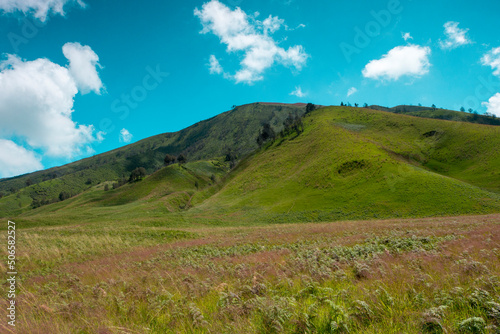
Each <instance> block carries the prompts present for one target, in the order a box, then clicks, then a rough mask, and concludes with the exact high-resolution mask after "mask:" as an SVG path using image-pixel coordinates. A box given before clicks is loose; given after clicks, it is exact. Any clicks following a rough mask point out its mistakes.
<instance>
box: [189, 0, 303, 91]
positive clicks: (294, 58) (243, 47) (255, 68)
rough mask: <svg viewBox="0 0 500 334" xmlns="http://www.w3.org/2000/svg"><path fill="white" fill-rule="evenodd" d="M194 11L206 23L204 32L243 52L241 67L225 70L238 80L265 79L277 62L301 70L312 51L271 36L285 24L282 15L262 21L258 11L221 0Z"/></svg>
mask: <svg viewBox="0 0 500 334" xmlns="http://www.w3.org/2000/svg"><path fill="white" fill-rule="evenodd" d="M194 15H195V16H197V17H198V18H199V19H200V21H201V23H202V25H203V30H202V31H201V33H203V34H206V33H213V34H214V35H216V36H217V37H219V39H220V41H221V43H223V44H225V45H226V49H227V52H228V53H233V52H241V53H242V54H243V59H242V60H241V63H240V64H241V68H240V69H239V70H238V71H237V72H236V73H235V74H234V75H229V74H225V76H226V77H228V78H232V79H234V80H235V81H236V82H245V83H253V82H255V81H258V80H262V79H263V78H264V77H263V73H264V71H265V70H266V69H268V68H270V67H271V66H272V65H273V64H275V63H279V64H282V65H285V66H288V67H293V68H295V69H297V70H300V69H301V68H302V67H303V66H304V65H305V63H306V60H307V58H308V55H307V53H306V52H305V51H304V48H303V47H302V46H301V45H295V46H291V47H289V48H288V49H284V48H282V47H280V46H279V45H278V44H277V42H276V41H275V40H274V39H273V38H272V37H271V35H272V34H273V33H274V32H276V31H277V30H279V29H280V28H281V27H282V26H283V25H284V20H282V19H280V18H278V17H275V16H269V17H268V18H266V19H265V20H264V21H259V20H256V19H255V16H256V15H254V16H249V15H247V14H246V13H245V12H244V11H243V10H241V8H239V7H238V8H236V9H234V10H231V9H230V8H229V7H227V6H226V5H224V4H222V3H220V2H219V1H217V0H211V1H210V2H207V3H205V4H203V6H202V8H201V9H198V8H196V9H195V10H194ZM214 58H215V57H214ZM219 66H220V64H219ZM212 68H217V67H212V66H211V67H210V69H211V70H212ZM211 72H212V73H218V72H216V71H211ZM221 73H222V71H221Z"/></svg>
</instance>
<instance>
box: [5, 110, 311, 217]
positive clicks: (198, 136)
mask: <svg viewBox="0 0 500 334" xmlns="http://www.w3.org/2000/svg"><path fill="white" fill-rule="evenodd" d="M304 111H305V106H304V105H301V104H299V105H285V104H281V105H275V104H261V103H252V104H247V105H243V106H239V107H236V108H234V109H233V110H231V111H227V112H224V113H222V114H220V115H217V116H215V117H213V118H210V119H208V120H205V121H201V122H198V123H196V124H194V125H192V126H190V127H188V128H186V129H183V130H181V131H178V132H173V133H165V134H161V135H156V136H153V137H149V138H146V139H143V140H141V141H138V142H136V143H133V144H130V145H127V146H124V147H121V148H118V149H116V150H113V151H109V152H106V153H102V154H99V155H96V156H93V157H91V158H86V159H83V160H80V161H77V162H73V163H70V164H67V165H64V166H61V167H55V168H51V169H48V170H44V171H39V172H35V173H31V174H26V175H22V176H18V177H14V178H9V179H2V180H0V193H3V194H4V195H8V194H12V195H11V196H14V197H11V196H7V197H4V198H3V199H0V213H3V214H10V213H12V212H19V211H22V210H26V209H28V208H29V207H30V205H31V203H32V202H33V200H37V201H41V200H46V201H57V198H58V196H59V194H60V193H61V192H62V191H65V192H68V193H69V194H70V195H76V194H78V193H81V192H82V191H84V190H85V189H89V188H90V187H92V186H95V185H97V184H99V183H100V182H103V181H107V180H118V179H120V178H128V176H129V175H130V172H131V171H132V170H133V169H135V168H137V167H144V168H146V170H147V172H148V173H152V172H154V171H155V170H158V169H159V168H161V167H162V166H163V159H164V157H165V155H166V154H167V153H168V154H173V155H178V154H180V153H183V154H184V155H186V156H187V158H188V160H189V161H196V160H203V159H212V158H214V157H219V156H222V155H224V154H225V153H226V152H227V150H229V149H230V150H232V151H233V152H234V153H235V154H236V155H238V156H240V157H241V156H244V155H246V154H248V153H249V152H251V151H253V150H255V149H256V148H257V144H256V142H255V138H256V137H257V133H258V131H259V130H260V128H261V125H262V123H263V122H270V123H271V125H273V126H274V127H275V129H277V130H279V129H280V128H281V126H282V123H283V120H284V119H285V118H286V117H287V116H288V114H289V113H293V114H295V113H297V114H299V115H301V114H303V113H304ZM28 184H31V185H29V186H27V185H28ZM23 188H24V189H23ZM19 189H23V191H21V192H20V193H16V192H17V191H19ZM14 193H16V194H14Z"/></svg>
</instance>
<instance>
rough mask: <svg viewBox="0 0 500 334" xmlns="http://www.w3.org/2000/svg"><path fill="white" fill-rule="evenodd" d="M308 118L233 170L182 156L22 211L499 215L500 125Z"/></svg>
mask: <svg viewBox="0 0 500 334" xmlns="http://www.w3.org/2000/svg"><path fill="white" fill-rule="evenodd" d="M304 125H305V131H304V132H303V133H301V134H300V135H296V134H292V135H289V136H287V137H285V138H278V139H277V140H275V141H274V142H272V143H268V144H266V145H264V147H263V148H262V149H260V150H258V151H256V152H254V153H253V154H251V155H249V156H247V157H246V158H245V159H243V160H242V161H241V162H240V164H239V165H238V166H237V167H236V168H235V169H233V170H232V171H231V172H230V173H229V174H226V173H227V171H228V166H227V164H225V163H224V162H223V159H219V160H212V161H199V162H192V163H188V164H186V165H183V166H179V165H178V164H175V165H172V166H168V167H164V168H162V169H160V170H159V171H157V172H155V173H154V174H153V175H151V176H149V177H147V178H146V179H144V180H143V181H140V182H135V183H133V184H127V185H125V186H123V187H121V188H118V189H116V190H110V191H108V192H105V191H103V185H102V184H101V185H98V186H94V187H93V188H92V189H91V190H89V191H86V192H84V193H83V194H81V195H79V196H77V197H75V198H72V199H69V200H66V201H63V202H59V203H55V204H51V205H48V206H46V207H41V208H38V209H36V210H32V211H28V212H26V213H24V214H22V215H21V216H20V217H18V219H19V221H21V222H22V223H23V224H27V225H37V224H64V223H67V222H68V221H78V222H80V223H85V222H99V221H108V222H116V223H118V224H119V223H120V222H122V221H124V220H126V221H129V222H136V223H137V224H153V225H154V226H157V224H159V225H162V226H164V225H166V226H178V225H179V224H180V225H186V224H188V225H190V224H219V223H224V224H234V223H239V224H241V223H259V222H260V223H268V222H299V221H300V222H303V221H328V220H342V219H361V218H362V219H368V218H382V217H422V216H443V215H461V214H478V213H491V212H500V173H499V171H498V166H500V128H499V127H495V126H486V125H478V124H470V123H461V122H450V121H442V120H433V119H425V118H417V117H412V116H407V115H401V114H393V113H387V112H383V111H377V110H371V109H365V108H348V107H326V108H321V109H318V110H316V111H314V112H312V113H310V114H308V115H307V116H306V117H304ZM216 180H217V181H218V182H217V183H214V181H216Z"/></svg>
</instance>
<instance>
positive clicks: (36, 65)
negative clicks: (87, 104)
mask: <svg viewBox="0 0 500 334" xmlns="http://www.w3.org/2000/svg"><path fill="white" fill-rule="evenodd" d="M63 49H65V50H66V51H67V50H71V52H70V54H71V55H70V56H67V57H68V60H69V61H70V64H69V65H68V67H64V66H60V65H58V64H55V63H53V62H51V61H50V60H48V59H44V58H39V59H36V60H32V61H26V60H22V59H20V58H19V57H17V56H14V55H8V56H7V59H5V60H3V61H1V62H0V119H1V120H2V122H1V123H0V138H3V139H8V138H11V137H12V138H17V139H20V140H22V141H23V142H24V143H26V144H27V146H26V147H28V148H29V149H30V150H34V149H36V150H39V151H41V152H43V154H44V155H47V156H51V157H64V158H71V157H74V156H78V155H81V154H85V153H89V152H92V148H91V147H90V144H91V143H92V142H94V141H96V140H102V139H103V134H102V133H97V134H95V135H94V132H95V130H94V126H93V125H83V124H77V123H76V122H74V121H73V120H72V113H73V111H74V110H73V99H74V97H75V95H76V94H77V93H78V91H79V89H83V90H86V89H89V90H93V91H96V92H99V91H100V89H101V88H102V83H101V81H100V80H96V79H95V78H96V77H97V78H98V73H97V69H96V66H97V60H95V58H94V57H89V55H90V54H93V52H92V50H91V49H90V48H88V47H84V46H81V45H80V44H77V43H71V44H66V45H65V46H64V47H63ZM65 54H66V52H65ZM74 61H76V62H77V63H78V64H79V65H81V66H82V67H84V68H85V69H86V70H87V72H88V73H86V74H85V75H84V74H82V73H76V72H78V71H76V72H75V70H74V69H73V70H72V66H74V65H75V64H76V63H74ZM4 145H6V144H5V143H4ZM36 167H37V168H38V167H39V166H38V165H37V166H36ZM22 172H24V170H23V171H22Z"/></svg>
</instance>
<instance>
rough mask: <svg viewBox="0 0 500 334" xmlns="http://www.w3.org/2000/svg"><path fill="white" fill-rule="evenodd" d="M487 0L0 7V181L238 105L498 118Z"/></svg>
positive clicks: (109, 1) (499, 10) (499, 44)
mask: <svg viewBox="0 0 500 334" xmlns="http://www.w3.org/2000/svg"><path fill="white" fill-rule="evenodd" d="M499 19H500V2H498V1H493V0H489V1H483V2H481V4H480V5H479V4H478V3H477V2H471V1H456V0H455V1H448V0H441V1H428V0H419V1H416V0H413V1H411V0H399V1H398V0H389V1H386V0H384V1H378V0H377V1H373V0H370V1H368V0H365V1H361V0H358V1H344V0H329V1H305V0H304V1H303V0H272V1H254V0H228V1H215V0H211V1H209V0H204V1H203V0H201V1H193V0H187V1H175V2H174V1H152V0H149V1H148V0H146V1H141V2H138V1H126V0H125V1H123V0H122V1H117V0H99V1H97V0H80V1H73V0H54V1H49V0H37V1H35V0H13V1H9V2H6V1H0V50H1V53H2V56H1V63H0V177H8V176H13V175H18V174H21V173H26V172H30V171H33V170H37V169H41V168H48V167H52V166H55V165H60V164H64V163H67V162H70V161H74V160H78V159H81V158H83V157H87V156H90V155H93V154H98V153H102V152H105V151H108V150H111V149H113V148H116V147H119V146H122V145H125V144H127V143H129V142H134V141H137V140H140V139H143V138H146V137H149V136H152V135H155V134H159V133H164V132H170V131H177V130H179V129H182V128H184V127H186V126H189V125H191V124H193V123H195V122H197V121H199V120H202V119H206V118H210V117H212V116H214V115H216V114H218V113H221V112H223V111H226V110H228V109H230V108H231V106H232V105H240V104H244V103H250V102H258V101H267V102H290V103H294V102H313V103H315V104H323V105H338V104H340V102H341V101H342V102H350V103H352V104H354V103H359V104H364V103H368V104H379V105H383V106H395V105H398V104H418V103H421V104H423V105H432V104H435V105H437V106H438V107H442V108H450V109H459V108H460V107H461V106H464V107H465V109H469V108H472V109H474V110H477V111H478V112H480V113H484V112H489V113H492V114H496V115H498V116H500V34H499V32H500V20H499Z"/></svg>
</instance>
